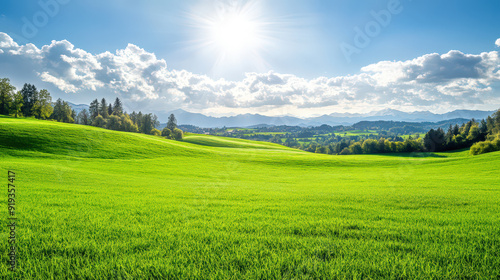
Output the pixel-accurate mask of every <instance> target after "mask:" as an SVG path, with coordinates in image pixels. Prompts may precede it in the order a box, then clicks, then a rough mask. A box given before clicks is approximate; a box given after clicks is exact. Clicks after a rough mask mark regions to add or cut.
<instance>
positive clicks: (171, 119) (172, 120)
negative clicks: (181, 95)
mask: <svg viewBox="0 0 500 280" xmlns="http://www.w3.org/2000/svg"><path fill="white" fill-rule="evenodd" d="M167 128H168V129H170V131H174V129H176V128H177V120H176V119H175V116H174V114H170V116H169V117H168V122H167Z"/></svg>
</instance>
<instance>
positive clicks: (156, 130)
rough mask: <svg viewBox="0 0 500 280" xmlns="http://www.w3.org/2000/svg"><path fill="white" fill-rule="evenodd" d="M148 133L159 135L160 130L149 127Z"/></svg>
mask: <svg viewBox="0 0 500 280" xmlns="http://www.w3.org/2000/svg"><path fill="white" fill-rule="evenodd" d="M149 134H151V135H154V136H160V135H161V131H159V130H158V129H156V128H153V129H151V132H150V133H149Z"/></svg>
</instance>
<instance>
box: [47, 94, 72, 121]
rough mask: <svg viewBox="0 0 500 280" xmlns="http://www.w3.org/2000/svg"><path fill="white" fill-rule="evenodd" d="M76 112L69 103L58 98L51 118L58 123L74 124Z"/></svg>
mask: <svg viewBox="0 0 500 280" xmlns="http://www.w3.org/2000/svg"><path fill="white" fill-rule="evenodd" d="M74 114H75V113H74V111H73V110H72V109H71V106H69V104H68V102H66V101H63V100H62V99H61V98H58V99H57V101H56V104H55V105H54V111H53V112H52V116H51V118H52V119H54V120H56V121H58V122H66V123H74V122H75V119H74V117H75V116H74Z"/></svg>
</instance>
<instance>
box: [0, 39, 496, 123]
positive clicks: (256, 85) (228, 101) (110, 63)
mask: <svg viewBox="0 0 500 280" xmlns="http://www.w3.org/2000/svg"><path fill="white" fill-rule="evenodd" d="M499 41H500V39H499V40H497V44H498V43H499ZM7 61H8V62H9V63H11V65H15V64H16V63H18V64H21V63H27V62H28V61H29V63H30V64H29V65H30V66H31V67H32V68H34V70H35V72H36V73H37V75H38V78H39V79H40V80H42V81H44V82H48V83H50V84H52V85H54V86H56V87H57V88H58V89H60V90H61V91H63V92H67V93H73V94H92V95H93V96H94V95H96V93H92V92H99V93H102V92H107V93H110V94H114V95H116V94H118V95H120V96H121V97H122V98H123V99H124V101H125V103H126V104H127V103H128V104H132V103H133V104H137V105H138V106H139V105H140V106H142V110H145V111H155V110H156V111H165V110H171V109H177V108H183V109H188V110H190V111H198V112H205V113H213V112H240V113H241V112H261V113H269V114H272V113H274V112H281V113H283V112H286V113H288V114H298V115H300V114H302V115H304V114H319V113H331V112H332V110H336V111H343V110H345V109H346V108H347V109H349V108H350V109H354V110H356V109H357V111H365V110H366V106H377V107H385V108H387V107H392V108H395V107H397V108H408V109H410V110H420V109H430V108H449V109H451V108H452V107H455V108H460V107H461V108H464V107H465V108H471V107H474V106H478V105H481V104H483V102H484V100H488V102H489V103H491V102H497V105H499V106H500V103H499V102H500V101H499V100H500V93H499V92H498V88H499V82H500V59H499V54H498V52H497V51H492V52H484V53H481V54H477V55H474V54H464V53H461V52H459V51H450V52H448V53H446V54H441V55H440V54H436V53H434V54H427V55H423V56H421V57H417V58H415V59H412V60H407V61H381V62H378V63H375V64H371V65H368V66H366V67H363V68H362V69H361V71H360V73H358V74H355V75H348V76H339V77H331V78H328V77H318V78H316V79H304V78H300V77H297V76H295V75H291V74H280V73H274V72H268V73H247V74H246V76H245V78H244V79H242V80H241V81H227V80H224V79H219V80H214V79H211V78H210V77H207V76H204V75H198V74H193V73H191V72H188V71H185V70H174V69H168V68H167V63H166V61H165V60H163V59H159V58H157V57H156V56H155V54H154V53H150V52H147V51H146V50H144V49H142V48H140V47H138V46H136V45H133V44H129V45H128V46H127V47H126V48H125V49H120V50H117V51H116V52H115V53H111V52H104V53H100V54H91V53H89V52H86V51H84V50H82V49H78V48H75V46H74V45H73V44H71V43H70V42H68V41H66V40H63V41H52V42H51V44H49V45H45V46H42V47H41V48H37V47H36V46H35V45H33V44H27V45H22V46H19V45H18V44H17V43H16V42H14V41H13V40H12V38H11V37H10V36H8V35H7V34H5V33H0V64H1V63H4V62H5V63H7ZM495 88H496V90H497V91H495ZM144 106H148V107H147V108H144ZM129 107H131V106H129ZM139 108H140V107H139Z"/></svg>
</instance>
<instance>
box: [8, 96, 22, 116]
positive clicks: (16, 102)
mask: <svg viewBox="0 0 500 280" xmlns="http://www.w3.org/2000/svg"><path fill="white" fill-rule="evenodd" d="M22 108H23V95H22V93H21V92H20V91H18V92H17V93H15V94H14V97H13V100H12V107H11V113H12V114H14V116H15V117H16V118H17V117H19V116H22V115H23V111H22Z"/></svg>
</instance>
